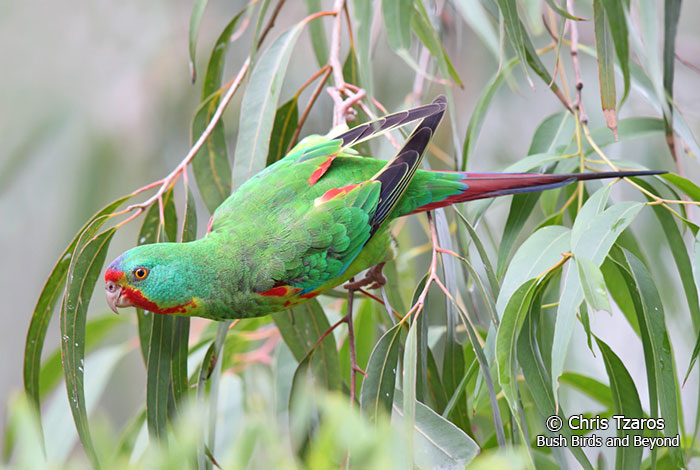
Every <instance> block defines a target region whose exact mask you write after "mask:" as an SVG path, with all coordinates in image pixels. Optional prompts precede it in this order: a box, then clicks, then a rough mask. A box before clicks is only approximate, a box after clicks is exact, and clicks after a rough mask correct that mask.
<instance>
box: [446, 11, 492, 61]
mask: <svg viewBox="0 0 700 470" xmlns="http://www.w3.org/2000/svg"><path fill="white" fill-rule="evenodd" d="M455 7H457V11H458V12H459V13H460V14H461V15H462V18H463V19H464V21H465V22H466V23H467V24H468V25H469V26H470V27H471V29H472V30H474V33H475V34H476V35H477V36H478V37H479V39H481V42H483V43H484V45H485V46H486V48H487V49H488V50H489V52H490V53H491V54H492V55H493V57H494V58H495V59H497V60H498V59H499V57H500V47H499V45H498V35H497V33H496V30H495V28H494V27H493V24H492V22H491V20H490V19H489V16H488V13H487V12H486V10H485V9H484V7H483V5H482V4H481V2H479V1H478V0H457V1H456V2H455Z"/></svg>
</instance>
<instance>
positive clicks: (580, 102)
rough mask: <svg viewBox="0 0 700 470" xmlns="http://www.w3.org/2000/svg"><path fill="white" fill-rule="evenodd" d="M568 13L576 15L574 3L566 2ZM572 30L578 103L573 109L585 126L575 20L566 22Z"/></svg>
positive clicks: (572, 55) (572, 57) (571, 1)
mask: <svg viewBox="0 0 700 470" xmlns="http://www.w3.org/2000/svg"><path fill="white" fill-rule="evenodd" d="M566 11H567V12H569V14H570V15H571V16H575V15H574V1H573V0H566ZM566 21H567V23H568V26H569V28H570V29H571V60H572V62H573V64H574V76H575V79H576V101H574V103H573V104H572V106H571V107H572V108H574V109H578V111H579V119H580V121H581V122H582V123H583V124H587V123H588V116H586V111H584V109H583V100H582V99H581V90H582V89H583V81H582V80H581V67H580V66H579V63H578V24H577V22H576V21H573V20H568V19H567V20H566Z"/></svg>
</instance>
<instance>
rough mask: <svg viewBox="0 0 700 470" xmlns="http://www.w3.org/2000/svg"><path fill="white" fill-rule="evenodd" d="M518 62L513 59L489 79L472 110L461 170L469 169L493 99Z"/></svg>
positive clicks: (463, 149) (465, 138)
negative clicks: (468, 163) (468, 165)
mask: <svg viewBox="0 0 700 470" xmlns="http://www.w3.org/2000/svg"><path fill="white" fill-rule="evenodd" d="M517 63H518V59H511V60H510V61H509V62H508V63H507V64H505V65H504V66H503V69H502V70H499V71H498V72H497V73H496V75H494V76H493V77H492V78H491V80H489V82H488V84H487V85H486V89H485V90H484V92H483V94H482V95H481V96H480V97H479V101H477V103H476V106H475V107H474V111H473V112H472V117H471V118H470V119H469V124H468V125H467V133H466V135H465V136H464V146H463V147H462V167H461V168H460V170H461V171H466V169H467V161H468V160H469V157H470V156H471V155H472V153H473V152H474V147H476V139H477V137H478V136H479V132H481V128H482V126H483V125H484V120H485V119H486V113H487V112H488V110H489V109H491V100H492V99H493V97H494V95H495V94H496V92H497V91H498V89H499V88H500V87H501V85H502V84H503V80H504V79H505V78H506V77H507V76H508V74H509V73H510V71H511V70H512V69H513V67H514V66H515V64H517Z"/></svg>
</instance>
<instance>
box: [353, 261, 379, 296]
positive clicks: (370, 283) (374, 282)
mask: <svg viewBox="0 0 700 470" xmlns="http://www.w3.org/2000/svg"><path fill="white" fill-rule="evenodd" d="M382 268H384V263H379V264H376V265H374V266H372V267H371V268H369V270H368V271H367V274H365V277H364V278H363V279H360V280H359V281H352V282H348V283H347V284H345V285H344V286H343V287H344V288H346V289H347V290H358V289H361V288H363V287H367V289H379V288H380V287H382V286H384V285H385V284H386V277H384V273H382Z"/></svg>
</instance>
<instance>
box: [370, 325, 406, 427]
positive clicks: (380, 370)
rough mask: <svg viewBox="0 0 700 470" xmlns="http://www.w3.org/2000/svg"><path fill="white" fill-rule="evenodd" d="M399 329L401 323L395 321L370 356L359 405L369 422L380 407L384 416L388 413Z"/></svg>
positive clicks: (393, 380) (394, 382) (393, 381)
mask: <svg viewBox="0 0 700 470" xmlns="http://www.w3.org/2000/svg"><path fill="white" fill-rule="evenodd" d="M402 329H403V325H401V324H397V325H395V326H394V327H392V328H391V329H390V330H388V331H387V332H386V333H384V334H383V335H382V337H381V338H379V341H377V344H376V345H375V347H374V349H373V350H372V354H371V355H370V356H369V363H368V364H367V370H366V372H367V376H366V377H365V380H364V381H363V383H362V391H361V393H360V406H361V408H362V411H363V412H364V413H365V414H366V415H367V416H368V417H369V419H370V421H372V422H376V420H377V417H378V416H379V415H380V414H381V413H382V410H383V412H384V413H387V416H389V414H390V413H391V404H392V403H393V402H394V389H395V388H396V387H395V385H396V368H397V367H398V364H397V362H398V359H399V345H400V338H401V330H402Z"/></svg>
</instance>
